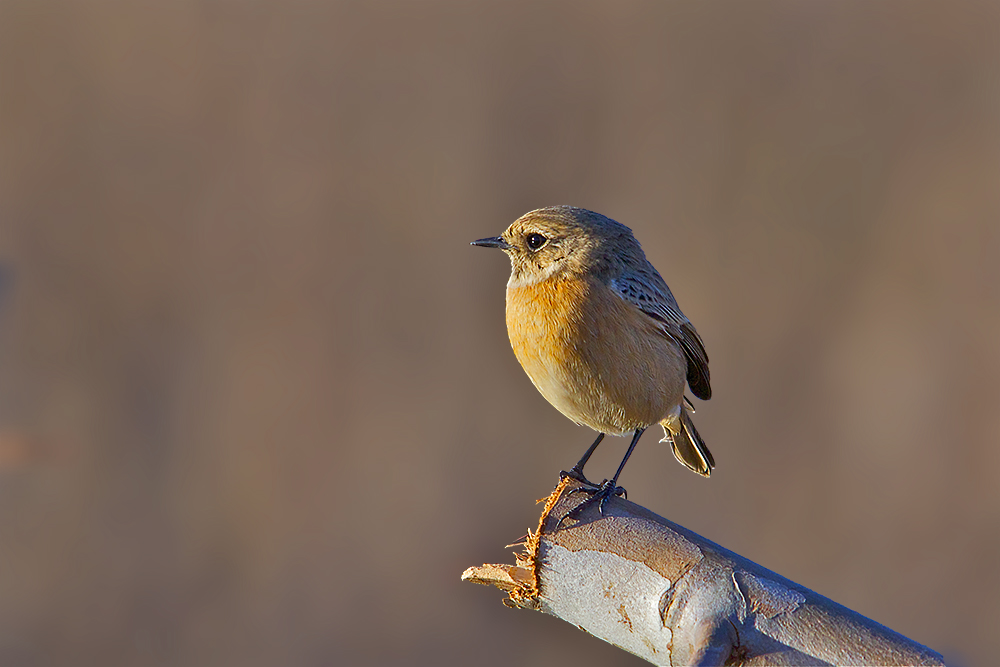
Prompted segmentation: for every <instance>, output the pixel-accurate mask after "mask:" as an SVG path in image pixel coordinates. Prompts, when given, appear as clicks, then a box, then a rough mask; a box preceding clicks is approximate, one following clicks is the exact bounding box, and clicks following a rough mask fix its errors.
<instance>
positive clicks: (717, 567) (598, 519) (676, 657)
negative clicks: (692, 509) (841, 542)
mask: <svg viewBox="0 0 1000 667" xmlns="http://www.w3.org/2000/svg"><path fill="white" fill-rule="evenodd" d="M577 486H579V483H578V482H576V481H574V480H570V479H564V480H563V481H562V482H561V483H560V484H559V486H558V487H556V489H555V491H553V492H552V495H551V496H549V498H548V501H547V502H546V505H545V509H544V510H543V512H542V516H541V519H540V520H539V524H538V529H537V530H536V531H534V532H530V531H529V534H528V538H527V540H526V541H525V543H524V547H525V550H524V553H521V554H518V555H517V563H516V564H515V565H483V566H482V567H472V568H469V569H468V570H466V571H465V573H464V574H463V575H462V579H463V580H466V581H472V582H475V583H480V584H492V585H494V586H497V587H498V588H500V589H502V590H504V591H505V592H506V593H507V594H508V596H509V597H508V598H507V599H506V600H504V604H507V605H508V606H515V607H521V608H527V609H537V610H540V611H543V612H545V613H548V614H552V615H553V616H558V617H559V618H561V619H563V620H565V621H568V622H570V623H572V624H574V625H576V626H578V627H580V628H582V629H583V630H586V631H587V632H589V633H591V634H593V635H595V636H597V637H599V638H601V639H603V640H605V641H607V642H610V643H611V644H614V645H615V646H618V647H619V648H622V649H624V650H626V651H629V652H630V653H634V654H635V655H637V656H639V657H640V658H643V659H645V660H648V661H649V662H652V663H654V664H657V665H830V664H832V665H943V664H944V662H943V660H942V658H941V656H940V655H939V654H937V653H935V652H934V651H931V650H930V649H928V648H927V647H925V646H922V645H920V644H918V643H916V642H914V641H911V640H909V639H907V638H906V637H903V636H902V635H900V634H898V633H896V632H893V631H892V630H890V629H889V628H886V627H885V626H883V625H880V624H878V623H876V622H875V621H872V620H871V619H868V618H866V617H864V616H862V615H860V614H858V613H856V612H853V611H851V610H850V609H847V608H846V607H843V606H841V605H839V604H837V603H836V602H833V601H832V600H829V599H827V598H825V597H823V596H822V595H818V594H817V593H814V592H813V591H811V590H809V589H808V588H805V587H803V586H800V585H798V584H796V583H794V582H792V581H789V580H788V579H785V578H784V577H782V576H780V575H777V574H775V573H774V572H771V571H770V570H767V569H765V568H763V567H761V566H759V565H757V564H756V563H754V562H752V561H749V560H747V559H746V558H743V557H742V556H739V555H737V554H735V553H733V552H731V551H728V550H726V549H723V548H722V547H720V546H719V545H717V544H715V543H713V542H711V541H709V540H706V539H705V538H703V537H701V536H700V535H697V534H695V533H693V532H691V531H689V530H687V529H686V528H683V527H681V526H678V525H677V524H674V523H671V522H670V521H667V520H666V519H664V518H662V517H660V516H657V515H656V514H653V513H652V512H650V511H649V510H647V509H645V508H643V507H640V506H639V505H636V504H634V503H631V502H628V501H627V500H622V499H620V498H613V499H611V501H610V502H608V504H607V505H605V508H604V516H601V514H600V513H599V512H598V509H597V506H596V503H592V504H591V505H590V506H589V507H587V508H585V509H584V510H583V511H582V513H581V515H580V516H579V517H578V519H576V520H574V519H564V517H566V515H567V514H568V513H569V512H571V511H572V510H573V509H574V508H575V507H576V506H577V505H579V504H580V503H582V502H584V501H585V500H586V499H587V497H588V495H587V494H586V493H569V491H571V490H572V489H573V488H576V487H577ZM560 522H561V524H562V525H561V526H560Z"/></svg>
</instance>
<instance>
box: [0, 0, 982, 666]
mask: <svg viewBox="0 0 1000 667" xmlns="http://www.w3.org/2000/svg"><path fill="white" fill-rule="evenodd" d="M561 203H569V204H574V205H577V206H584V207H588V208H592V209H595V210H597V211H600V212H602V213H605V214H607V215H609V216H611V217H614V218H616V219H618V220H619V221H621V222H624V223H625V224H627V225H629V226H631V227H632V228H633V229H634V230H635V233H636V235H637V236H638V238H639V239H640V240H641V241H642V243H643V244H644V246H645V248H646V251H647V254H648V256H649V257H650V259H651V260H652V261H653V262H654V264H655V265H656V266H657V267H658V268H659V269H660V271H661V273H662V274H663V275H664V277H665V278H666V280H667V281H668V282H669V284H670V285H671V287H672V288H673V290H674V292H675V294H676V295H677V297H678V299H679V301H680V303H681V306H682V307H683V308H684V310H685V312H686V313H687V314H688V315H689V317H690V318H691V319H692V320H693V321H694V323H695V324H696V325H697V327H698V329H699V331H700V332H701V333H702V335H703V337H704V339H705V342H706V345H707V347H708V351H709V354H710V356H711V359H712V379H713V385H714V389H715V398H714V399H713V400H712V401H711V402H710V403H704V404H699V405H698V417H697V423H698V427H699V429H700V430H701V432H702V433H703V435H704V436H705V438H706V440H707V441H708V443H709V444H710V445H711V448H712V451H713V452H714V454H715V457H716V459H717V461H718V464H719V466H718V469H717V471H716V473H715V474H714V475H713V476H712V479H711V480H710V481H705V480H702V479H700V478H697V477H696V476H695V475H692V474H690V473H689V472H687V471H685V470H684V469H683V468H682V467H681V466H679V465H678V464H677V463H675V462H674V461H673V458H672V456H671V454H670V451H669V448H668V447H666V446H665V445H657V443H656V438H654V437H652V436H647V437H646V438H645V439H644V441H643V443H642V446H641V447H640V448H639V449H638V451H637V454H636V455H635V457H633V459H632V464H631V465H630V466H629V467H628V468H627V469H626V471H625V474H624V476H623V478H622V482H623V484H624V485H625V486H626V487H627V488H628V490H629V493H630V498H631V499H633V500H636V501H638V502H639V503H641V504H643V505H646V506H647V507H649V508H651V509H653V510H655V511H658V512H659V513H661V514H664V515H665V516H667V517H669V518H671V519H673V520H675V521H677V522H679V523H681V524H683V525H685V526H687V527H689V528H691V529H693V530H695V531H697V532H699V533H701V534H703V535H705V536H706V537H708V538H711V539H713V540H716V541H717V542H720V543H721V544H723V545H724V546H726V547H729V548H731V549H733V550H735V551H737V552H739V553H741V554H743V555H745V556H747V557H749V558H752V559H754V560H756V561H758V562H760V563H761V564H763V565H765V566H767V567H769V568H771V569H773V570H776V571H777V572H779V573H781V574H783V575H785V576H787V577H790V578H791V579H793V580H795V581H798V582H799V583H801V584H803V585H806V586H809V587H811V588H813V589H815V590H816V591H818V592H820V593H823V594H825V595H827V596H829V597H832V598H833V599H835V600H837V601H838V602H841V603H843V604H845V605H848V606H850V607H852V608H854V609H856V610H857V611H859V612H861V613H864V614H866V615H868V616H871V617H872V618H874V619H876V620H878V621H880V622H882V623H885V624H886V625H888V626H890V627H892V628H893V629H895V630H898V631H900V632H902V633H904V634H906V635H908V636H910V637H912V638H913V639H916V640H918V641H921V642H923V643H926V644H928V645H929V646H931V647H932V648H935V649H937V650H939V651H942V652H944V653H945V654H946V656H949V657H950V658H952V659H954V660H955V661H956V662H958V663H960V664H989V663H991V662H992V661H993V660H994V659H995V641H996V632H997V628H998V627H1000V605H998V602H997V601H998V600H1000V574H998V573H1000V568H998V567H997V565H998V563H1000V447H998V443H1000V11H998V6H997V5H996V4H995V3H983V4H981V5H975V4H958V3H945V2H929V3H922V2H911V1H906V2H880V3H868V2H825V3H819V2H808V3H801V2H791V1H789V2H778V3H775V2H769V3H761V2H757V3H748V4H743V3H729V4H714V3H713V4H693V3H661V2H652V1H650V2H626V3H611V2H569V1H567V2H544V3H535V2H508V1H504V2H483V3H466V2H422V3H411V2H379V3H361V2H327V3H322V2H290V3H279V2H222V1H219V2H192V1H188V0H184V1H179V2H169V3H167V2H103V1H95V2H53V1H46V0H24V1H18V0H8V1H5V2H2V3H0V261H2V265H3V273H2V276H3V277H2V279H0V280H2V285H3V290H2V295H0V536H2V537H0V563H2V566H0V664H3V665H14V666H21V665H23V666H43V665H243V666H256V665H260V666H264V665H351V666H353V665H359V666H368V665H371V666H375V665H442V664H446V665H486V666H489V665H508V664H518V665H552V664H566V665H569V664H573V665H579V666H582V665H603V666H605V667H606V666H607V665H636V664H639V661H638V660H637V659H634V658H632V657H631V656H628V655H626V654H624V653H621V652H619V651H617V650H616V649H613V648H611V647H608V646H606V645H604V644H603V643H601V642H600V641H598V640H596V639H593V638H590V637H587V636H586V635H584V634H582V633H580V632H579V631H578V630H576V629H575V628H573V627H571V626H569V625H568V624H565V623H562V622H559V621H557V620H554V619H550V618H547V617H544V616H542V615H540V614H531V613H527V612H519V611H513V610H509V609H506V608H504V607H503V606H501V604H500V600H501V594H500V593H499V592H498V591H495V590H489V589H485V588H478V587H475V586H472V585H469V584H462V583H461V582H460V581H459V575H460V574H461V572H462V570H463V569H464V568H465V567H467V566H470V565H477V564H480V563H482V562H504V561H509V560H510V558H511V556H510V552H509V550H504V549H503V548H502V546H503V545H504V544H506V543H508V542H512V541H514V540H515V539H517V538H518V536H520V535H522V534H523V533H524V529H525V528H526V527H528V526H529V525H533V523H534V521H535V519H536V517H537V512H538V508H537V507H536V506H534V505H533V500H534V499H535V498H539V497H542V496H544V495H546V494H547V493H548V491H549V490H550V489H551V487H552V485H553V484H554V483H555V482H556V479H557V478H556V473H557V471H558V470H559V469H560V468H565V467H567V466H569V465H571V464H572V463H573V462H574V461H575V460H576V458H577V457H579V455H580V454H581V453H582V450H583V449H584V448H585V447H586V446H587V444H589V442H590V441H591V439H592V433H591V432H590V431H588V430H586V429H584V428H580V427H577V426H574V425H573V424H572V423H570V422H569V421H568V420H566V419H565V418H564V417H562V416H561V415H560V414H559V413H557V412H556V411H555V410H554V409H553V408H551V407H550V406H549V405H548V404H547V403H545V401H544V400H543V399H542V398H541V396H540V395H538V394H537V392H536V391H535V390H534V389H533V388H532V386H531V384H530V383H529V381H528V379H527V377H526V376H525V375H524V373H523V372H522V371H521V369H520V368H519V366H518V365H517V362H516V360H515V359H514V356H513V354H512V353H511V351H510V347H509V344H508V342H507V338H506V331H505V328H504V315H503V300H504V284H505V282H506V278H507V272H508V264H507V261H506V259H505V258H504V257H503V256H502V255H501V254H500V253H496V252H488V251H486V250H482V249H477V248H470V247H469V245H468V243H469V241H471V240H472V239H475V238H479V237H482V236H487V235H494V234H497V233H499V232H500V231H502V230H503V229H504V227H506V226H507V224H509V223H510V222H511V221H512V220H514V218H516V217H517V216H519V215H520V214H522V213H524V212H526V211H528V210H530V209H532V208H536V207H539V206H543V205H549V204H561ZM626 444H627V443H626V441H625V440H622V439H613V440H611V441H608V442H607V444H605V445H604V446H603V447H602V450H601V451H599V452H598V455H597V457H596V458H595V460H594V461H593V462H592V463H591V466H592V470H591V469H588V472H592V475H593V476H595V477H597V478H598V479H599V478H601V477H602V476H610V474H611V472H612V471H613V469H614V466H615V465H616V464H617V462H618V460H619V458H620V457H621V455H622V453H623V451H624V448H625V445H626Z"/></svg>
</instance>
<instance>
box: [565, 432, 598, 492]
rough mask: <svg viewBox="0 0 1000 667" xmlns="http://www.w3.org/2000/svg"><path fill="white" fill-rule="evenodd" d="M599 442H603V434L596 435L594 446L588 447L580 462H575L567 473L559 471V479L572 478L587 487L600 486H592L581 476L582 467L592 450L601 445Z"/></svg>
mask: <svg viewBox="0 0 1000 667" xmlns="http://www.w3.org/2000/svg"><path fill="white" fill-rule="evenodd" d="M601 440H604V434H603V433H598V434H597V440H594V444H592V445H591V446H590V449H588V450H587V451H586V452H584V454H583V456H581V457H580V460H579V461H577V462H576V465H575V466H573V467H572V468H570V469H569V471H568V472H567V471H565V470H561V471H560V472H559V477H560V478H563V477H572V478H573V479H575V480H576V481H578V482H582V483H584V484H586V485H587V486H592V487H594V488H598V487H599V486H600V485H599V484H594V483H593V482H591V481H590V480H589V479H587V477H586V475H584V474H583V467H584V466H585V465H587V461H589V460H590V455H591V454H593V453H594V450H595V449H597V446H598V445H599V444H601Z"/></svg>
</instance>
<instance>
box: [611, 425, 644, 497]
mask: <svg viewBox="0 0 1000 667" xmlns="http://www.w3.org/2000/svg"><path fill="white" fill-rule="evenodd" d="M645 432H646V428H645V427H643V428H637V429H636V430H635V435H633V436H632V444H630V445H629V446H628V451H627V452H625V458H623V459H622V462H621V465H619V466H618V472H616V473H615V476H614V477H612V478H611V487H612V488H614V487H615V486H616V485H617V484H618V476H619V475H621V474H622V470H623V469H624V468H625V464H626V463H627V462H628V457H630V456H632V450H633V449H635V446H636V445H637V444H639V438H641V437H642V434H643V433H645Z"/></svg>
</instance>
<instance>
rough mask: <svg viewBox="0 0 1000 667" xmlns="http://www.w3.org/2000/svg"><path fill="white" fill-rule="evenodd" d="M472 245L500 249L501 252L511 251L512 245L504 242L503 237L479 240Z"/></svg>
mask: <svg viewBox="0 0 1000 667" xmlns="http://www.w3.org/2000/svg"><path fill="white" fill-rule="evenodd" d="M472 245H477V246H481V247H483V248H500V249H501V250H510V249H511V245H510V244H509V243H507V242H506V241H504V240H503V237H502V236H494V237H492V238H488V239H479V240H478V241H473V242H472Z"/></svg>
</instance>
